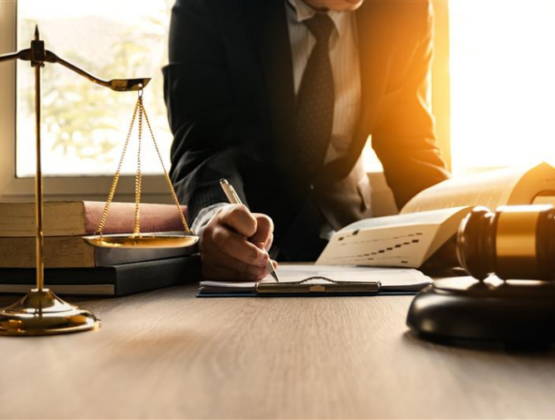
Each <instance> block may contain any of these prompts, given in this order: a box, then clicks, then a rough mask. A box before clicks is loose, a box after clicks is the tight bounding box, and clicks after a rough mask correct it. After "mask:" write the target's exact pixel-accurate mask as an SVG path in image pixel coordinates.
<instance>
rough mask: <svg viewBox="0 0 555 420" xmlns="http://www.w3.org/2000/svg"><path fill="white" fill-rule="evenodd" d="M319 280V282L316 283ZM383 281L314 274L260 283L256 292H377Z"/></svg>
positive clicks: (267, 293)
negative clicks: (356, 279) (351, 279)
mask: <svg viewBox="0 0 555 420" xmlns="http://www.w3.org/2000/svg"><path fill="white" fill-rule="evenodd" d="M314 281H318V283H314ZM380 288H381V282H379V281H376V282H354V281H343V280H333V279H330V278H328V277H321V276H313V277H307V278H306V279H303V280H300V281H297V282H282V283H258V284H257V285H256V292H257V293H258V294H259V295H261V294H266V295H269V294H308V295H310V294H326V293H330V294H335V293H352V294H358V293H361V294H376V293H378V292H379V291H380Z"/></svg>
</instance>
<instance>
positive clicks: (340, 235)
mask: <svg viewBox="0 0 555 420" xmlns="http://www.w3.org/2000/svg"><path fill="white" fill-rule="evenodd" d="M536 203H538V204H539V203H541V204H545V203H554V204H555V168H554V167H553V166H551V165H549V164H547V163H541V164H539V165H537V166H535V167H533V168H528V169H522V168H506V169H500V170H496V171H490V172H484V173H479V174H475V175H471V176H467V177H462V178H455V179H450V180H447V181H444V182H442V183H440V184H437V185H435V186H433V187H430V188H428V189H426V190H424V191H422V192H421V193H419V194H417V195H416V196H415V197H414V198H413V199H412V200H411V201H409V202H408V203H407V204H406V205H405V206H404V207H403V209H402V210H401V212H400V214H399V215H396V216H387V217H378V218H371V219H365V220H361V221H359V222H356V223H353V224H351V225H349V226H347V227H345V228H343V229H341V230H340V231H338V232H336V233H335V234H334V235H333V237H332V238H331V240H330V242H329V244H328V245H327V247H326V249H324V252H322V254H321V255H320V258H319V259H318V261H317V262H316V264H325V265H367V266H390V267H420V266H422V264H424V263H425V262H426V260H428V259H429V258H430V257H431V256H432V255H433V254H434V253H435V252H436V251H437V250H438V249H439V248H440V247H441V246H442V245H443V244H445V243H446V242H447V241H448V240H449V239H450V238H452V237H453V235H455V233H456V232H457V229H458V226H459V224H460V222H461V221H462V219H463V218H464V217H465V216H466V215H467V214H468V213H469V212H470V211H471V209H472V208H473V207H474V206H479V205H480V206H486V207H489V208H490V209H492V210H495V209H496V208H497V207H499V206H505V205H520V204H536Z"/></svg>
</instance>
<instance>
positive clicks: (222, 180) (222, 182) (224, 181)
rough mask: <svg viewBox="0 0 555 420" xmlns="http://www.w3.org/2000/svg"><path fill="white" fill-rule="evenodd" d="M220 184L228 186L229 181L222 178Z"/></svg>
mask: <svg viewBox="0 0 555 420" xmlns="http://www.w3.org/2000/svg"><path fill="white" fill-rule="evenodd" d="M220 184H228V182H227V179H225V178H221V179H220Z"/></svg>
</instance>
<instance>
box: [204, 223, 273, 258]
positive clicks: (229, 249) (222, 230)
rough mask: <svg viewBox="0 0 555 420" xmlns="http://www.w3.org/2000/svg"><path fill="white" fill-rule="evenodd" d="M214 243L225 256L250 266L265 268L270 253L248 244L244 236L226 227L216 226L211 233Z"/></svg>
mask: <svg viewBox="0 0 555 420" xmlns="http://www.w3.org/2000/svg"><path fill="white" fill-rule="evenodd" d="M210 234H211V238H212V242H213V244H214V245H215V246H216V248H218V250H219V251H221V252H222V253H224V254H227V255H229V256H231V257H233V258H235V259H236V260H239V261H241V262H244V263H246V264H249V265H255V266H259V267H264V266H265V265H266V262H267V261H268V258H269V256H268V253H267V252H265V251H263V250H261V249H260V248H257V247H256V246H255V245H254V244H252V243H250V242H248V241H247V240H246V239H245V238H244V237H243V236H241V235H240V234H238V233H235V232H233V231H231V230H230V229H228V228H227V227H226V226H221V225H220V226H215V227H213V228H212V231H211V232H210Z"/></svg>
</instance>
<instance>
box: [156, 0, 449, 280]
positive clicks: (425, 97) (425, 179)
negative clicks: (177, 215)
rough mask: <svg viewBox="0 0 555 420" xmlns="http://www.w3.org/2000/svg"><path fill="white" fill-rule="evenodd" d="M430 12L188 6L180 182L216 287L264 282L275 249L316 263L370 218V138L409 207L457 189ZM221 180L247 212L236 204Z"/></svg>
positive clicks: (176, 95)
mask: <svg viewBox="0 0 555 420" xmlns="http://www.w3.org/2000/svg"><path fill="white" fill-rule="evenodd" d="M430 7H431V6H430V4H429V2H428V1H424V0H423V1H415V2H399V1H394V0H391V1H387V0H385V1H384V0H381V1H374V0H177V2H176V4H175V7H174V9H173V14H172V22H171V29H170V45H169V47H170V49H169V59H170V64H169V65H168V66H167V67H165V68H164V76H165V97H166V103H167V106H168V110H169V119H170V125H171V128H172V130H173V133H174V135H175V139H174V143H173V147H172V170H171V177H172V181H173V183H174V186H175V188H176V191H177V193H178V196H179V197H180V199H181V200H182V201H183V202H185V203H186V204H187V205H188V209H189V217H190V218H191V219H192V220H194V223H193V229H196V231H197V232H199V233H200V235H201V256H202V261H203V273H204V276H205V277H210V278H212V279H235V280H246V279H258V278H261V277H262V276H264V275H265V274H266V273H267V272H266V269H265V265H266V264H265V263H266V262H267V260H268V258H269V257H268V253H267V252H266V251H267V250H269V249H270V246H271V245H272V244H273V247H272V251H271V253H272V256H277V259H278V260H285V261H309V260H314V259H315V258H316V257H317V256H318V255H319V253H320V252H321V251H322V249H323V247H324V246H325V244H326V241H327V239H329V236H330V234H331V233H332V232H333V231H334V230H337V229H340V228H341V227H343V226H345V225H347V224H349V223H352V222H354V221H356V220H360V219H362V218H366V217H370V216H371V214H372V212H371V210H372V203H371V202H370V192H371V186H370V185H369V181H368V177H367V176H366V174H365V172H364V170H363V166H362V162H361V159H360V157H361V152H362V149H363V147H364V145H365V143H366V141H367V139H368V137H369V136H370V135H371V136H372V146H373V148H374V150H375V151H376V154H377V156H378V158H379V159H380V161H381V163H382V165H383V168H384V172H385V176H386V179H387V182H388V184H389V185H390V187H391V188H392V190H393V193H394V195H395V199H396V202H397V205H398V206H399V207H402V206H403V205H404V204H405V203H406V202H407V201H408V200H409V199H410V198H411V197H413V196H414V195H415V194H416V193H418V192H419V191H421V190H423V189H425V188H427V187H429V186H431V185H434V184H436V183H438V182H440V181H443V180H445V179H446V178H447V177H448V176H449V175H448V172H447V170H446V166H445V163H444V161H443V159H442V158H441V155H440V153H439V151H438V149H437V147H436V144H435V134H434V121H433V118H432V116H431V113H430V104H429V96H430V95H429V93H430V92H429V90H430V69H431V59H432V15H431V10H430ZM220 178H226V179H227V180H228V181H229V182H230V184H232V185H233V186H234V187H235V189H236V190H237V193H238V195H239V197H240V198H241V200H242V201H243V203H244V204H245V205H246V206H248V208H247V207H245V206H237V205H234V206H232V205H226V204H225V203H226V202H227V200H226V198H225V195H224V194H223V192H222V190H221V188H220V185H219V180H220ZM249 209H250V210H249ZM251 212H252V213H251ZM274 226H275V230H274Z"/></svg>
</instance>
